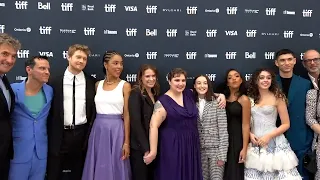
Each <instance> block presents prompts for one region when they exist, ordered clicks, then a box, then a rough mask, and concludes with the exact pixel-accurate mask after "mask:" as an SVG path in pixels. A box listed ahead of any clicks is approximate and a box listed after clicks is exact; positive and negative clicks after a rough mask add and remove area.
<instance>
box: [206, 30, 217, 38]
mask: <svg viewBox="0 0 320 180" xmlns="http://www.w3.org/2000/svg"><path fill="white" fill-rule="evenodd" d="M217 33H218V30H216V29H207V31H206V35H207V37H216V36H217Z"/></svg>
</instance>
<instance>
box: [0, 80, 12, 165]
mask: <svg viewBox="0 0 320 180" xmlns="http://www.w3.org/2000/svg"><path fill="white" fill-rule="evenodd" d="M2 81H3V83H4V85H5V86H6V87H7V89H8V90H9V93H10V97H11V107H10V111H9V109H8V103H7V100H6V98H5V96H4V94H3V92H2V90H1V89H0V163H1V162H4V160H5V159H7V158H8V157H9V158H10V159H12V158H13V139H12V126H11V118H10V116H11V114H12V112H13V110H14V105H15V95H14V93H13V91H12V88H11V86H10V83H9V81H8V79H7V77H6V76H3V78H2Z"/></svg>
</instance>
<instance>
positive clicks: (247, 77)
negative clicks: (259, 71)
mask: <svg viewBox="0 0 320 180" xmlns="http://www.w3.org/2000/svg"><path fill="white" fill-rule="evenodd" d="M251 77H252V74H246V75H245V76H244V78H245V79H246V81H249V80H250V79H251Z"/></svg>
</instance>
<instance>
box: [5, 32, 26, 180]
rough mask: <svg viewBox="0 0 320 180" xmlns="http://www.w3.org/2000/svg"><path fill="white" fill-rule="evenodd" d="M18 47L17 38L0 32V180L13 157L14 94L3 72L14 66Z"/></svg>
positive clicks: (6, 177) (7, 172)
mask: <svg viewBox="0 0 320 180" xmlns="http://www.w3.org/2000/svg"><path fill="white" fill-rule="evenodd" d="M20 48H21V44H20V42H19V41H18V40H16V39H14V38H13V37H11V36H10V35H8V34H5V33H0V180H7V179H8V175H9V167H10V159H12V158H13V141H12V126H11V121H10V116H11V113H12V112H13V108H14V102H15V101H14V100H15V99H14V98H15V96H14V93H13V91H12V89H11V87H10V83H9V81H8V79H7V77H6V75H5V74H6V73H8V72H9V71H10V70H11V68H12V67H13V66H14V64H15V62H16V57H17V51H18V50H19V49H20Z"/></svg>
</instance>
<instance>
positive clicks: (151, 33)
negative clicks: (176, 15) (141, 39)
mask: <svg viewBox="0 0 320 180" xmlns="http://www.w3.org/2000/svg"><path fill="white" fill-rule="evenodd" d="M157 35H158V30H157V29H153V30H150V29H146V36H157Z"/></svg>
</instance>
